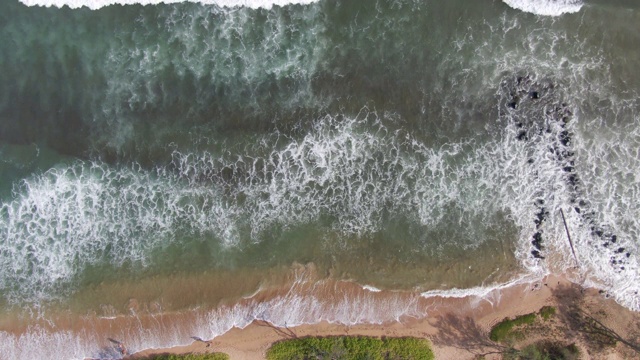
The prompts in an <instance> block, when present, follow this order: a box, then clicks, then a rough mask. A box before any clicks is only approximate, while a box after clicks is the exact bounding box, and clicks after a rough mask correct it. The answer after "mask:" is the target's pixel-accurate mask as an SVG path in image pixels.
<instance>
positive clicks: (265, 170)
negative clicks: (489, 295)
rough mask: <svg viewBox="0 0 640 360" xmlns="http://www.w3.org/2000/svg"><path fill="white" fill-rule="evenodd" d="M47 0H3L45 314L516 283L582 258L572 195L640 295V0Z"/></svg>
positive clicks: (628, 287)
mask: <svg viewBox="0 0 640 360" xmlns="http://www.w3.org/2000/svg"><path fill="white" fill-rule="evenodd" d="M24 4H28V5H37V4H40V5H52V4H54V5H56V6H58V7H56V6H53V7H40V6H25V5H24ZM24 4H23V3H20V2H18V1H5V2H3V3H2V4H0V24H2V26H1V27H0V39H1V40H2V41H0V47H2V50H1V51H0V67H1V68H2V69H3V71H2V72H0V79H1V81H0V157H1V162H0V170H1V171H0V196H1V198H0V235H1V238H2V239H3V240H1V242H0V268H1V271H0V297H1V300H2V303H3V304H4V305H3V306H4V308H6V309H7V311H9V310H11V311H15V312H17V313H18V314H22V315H16V316H17V318H24V319H27V320H24V321H26V323H25V324H28V323H29V321H30V320H28V319H29V318H31V315H28V314H30V313H33V314H36V315H34V316H36V317H37V316H40V317H44V318H47V317H49V318H52V319H53V318H56V317H57V316H59V314H61V313H65V312H70V313H71V314H75V315H74V316H84V315H87V314H89V315H90V316H105V317H110V316H124V315H126V316H131V314H132V311H133V312H136V313H137V312H140V311H141V312H143V313H158V312H159V313H164V312H172V311H178V312H182V311H187V310H188V309H195V308H199V309H201V310H202V311H209V310H210V311H222V310H215V309H219V307H220V306H223V304H226V305H228V306H232V305H230V304H234V303H236V302H238V301H240V300H239V299H240V298H243V297H251V296H253V298H254V299H262V300H255V301H256V304H258V303H259V304H262V305H255V304H254V305H252V306H258V307H260V306H266V305H264V304H269V303H270V301H276V300H269V299H277V296H276V297H274V298H270V297H269V296H268V294H267V293H264V291H266V290H265V289H268V288H271V287H273V288H278V289H280V288H287V287H291V286H294V285H293V284H297V283H298V282H299V280H296V279H297V278H296V277H295V276H294V277H293V278H291V277H290V276H289V275H288V274H290V272H291V271H293V270H291V269H292V267H293V269H297V266H298V265H294V264H313V266H312V265H309V266H312V267H313V268H314V269H315V270H314V274H315V275H314V276H313V277H311V278H310V279H311V280H309V279H307V278H305V279H307V280H305V281H303V283H307V282H310V283H314V282H316V281H337V280H349V281H352V282H354V283H357V284H361V285H368V286H373V287H375V288H378V289H388V290H405V291H409V292H408V293H407V295H406V296H408V297H411V296H413V295H410V294H414V295H415V294H418V293H420V292H422V291H429V290H447V289H454V288H458V289H469V288H473V287H475V286H480V285H482V286H493V285H494V284H497V283H503V282H506V281H508V280H510V279H513V278H515V277H518V276H522V275H526V274H543V273H546V272H549V271H563V270H564V269H566V268H569V267H573V266H574V264H575V261H576V259H575V258H574V257H573V254H572V252H571V250H570V248H569V246H568V242H567V239H566V230H565V226H564V223H563V222H562V217H561V215H560V210H562V211H563V212H564V214H565V216H566V219H567V227H568V229H569V231H570V233H571V236H572V239H573V241H574V245H575V252H576V258H577V260H578V262H579V263H580V264H581V267H580V271H581V272H582V275H584V276H586V277H587V282H588V283H590V284H594V285H596V286H598V287H600V288H604V289H606V290H608V291H609V292H610V293H611V294H612V295H613V296H614V297H615V298H616V300H617V301H619V302H620V303H621V304H623V305H625V306H627V307H629V308H632V309H636V310H637V309H639V308H640V305H639V304H640V297H639V296H638V294H637V291H638V290H639V289H638V285H637V283H639V282H638V281H637V280H638V257H637V252H638V240H637V239H638V232H639V231H640V223H638V219H640V216H639V215H640V208H639V207H638V204H640V201H639V200H640V199H639V198H638V196H639V194H640V180H639V179H640V173H638V171H639V170H638V169H640V164H639V163H638V162H639V161H640V160H638V159H640V154H639V151H640V150H639V149H640V146H639V145H640V132H639V130H638V129H639V128H640V127H638V123H639V122H640V116H639V113H638V110H639V108H638V103H637V101H638V100H637V99H638V92H639V91H640V79H639V75H638V73H637V71H635V69H636V68H637V64H638V63H639V61H640V50H638V49H637V46H636V44H638V43H640V41H639V40H640V39H639V38H640V30H639V29H638V27H637V25H636V24H637V23H638V20H640V10H639V8H638V6H637V5H636V4H635V2H632V1H617V2H602V1H586V2H580V1H570V0H566V1H551V0H549V1H546V2H533V1H525V0H517V1H516V0H509V1H504V2H501V1H490V0H483V1H463V0H456V1H447V2H436V1H412V0H396V1H386V0H376V1H358V2H353V1H351V2H346V1H317V2H304V3H295V4H293V3H292V4H286V5H284V3H282V4H281V3H259V2H251V3H250V4H249V3H247V4H245V5H246V6H234V5H235V4H232V3H230V2H224V1H221V2H219V1H211V2H208V3H197V2H182V3H173V4H155V5H147V6H141V5H126V6H121V5H109V4H110V2H108V1H107V2H99V1H94V2H85V3H83V4H86V5H90V6H91V8H92V9H93V10H92V9H89V8H86V7H84V8H79V6H78V5H80V4H81V3H80V2H73V1H68V2H66V3H65V2H64V1H62V0H61V1H59V2H46V1H44V0H43V1H41V2H28V1H24ZM62 4H67V5H69V6H71V8H70V7H59V6H61V5H62ZM274 4H276V5H275V6H274ZM281 5H282V6H281ZM294 272H295V271H294ZM234 279H237V281H234ZM200 285H202V287H203V288H204V289H206V290H197V289H198V287H199V286H200ZM185 294H189V295H188V296H185ZM274 296H275V295H274ZM381 296H382V295H381ZM385 296H386V295H385ZM291 299H292V298H288V300H287V301H294V300H291ZM295 299H296V300H295V301H298V300H297V299H298V298H295ZM307 300H308V299H307ZM307 300H305V301H307ZM260 301H261V302H260ZM305 304H306V303H305ZM367 304H369V305H368V306H370V307H371V311H372V313H371V314H368V315H367V316H368V317H366V321H374V318H373V317H371V316H373V315H372V314H375V313H376V310H374V309H378V308H377V306H379V305H380V304H377V303H376V302H375V301H373V300H371V301H370V302H368V303H367ZM305 306H306V305H305ZM309 306H311V305H309ZM318 306H319V307H318V309H324V310H326V311H334V310H335V309H336V308H330V309H333V310H328V309H329V308H326V307H322V306H320V305H318ZM341 306H347V305H341ZM349 306H351V305H349ZM380 306H382V305H380ZM385 306H386V305H385ZM132 309H133V310H132ZM305 309H306V308H305ZM378 310H380V309H378ZM243 311H244V310H243ZM398 311H400V310H398ZM252 314H253V315H255V313H252ZM253 315H251V316H253ZM25 316H26V317H25ZM225 316H227V315H225ZM229 316H231V315H229ZM247 316H249V315H247ZM380 316H382V315H380ZM231 317H232V318H234V317H233V316H231ZM326 317H328V318H331V319H334V320H335V321H338V320H337V319H338V316H337V315H336V313H333V314H325V315H318V319H322V318H326ZM11 319H14V318H13V317H11V316H9V315H7V316H6V319H5V320H4V321H3V322H2V324H3V325H2V326H3V329H0V330H3V331H6V332H5V333H4V335H3V336H6V337H7V339H8V340H7V343H8V344H14V345H15V346H17V347H18V350H16V351H15V352H12V353H11V354H15V356H13V357H14V358H24V357H25V356H27V355H25V354H32V353H30V352H26V350H25V352H21V350H19V349H21V348H22V346H23V345H19V344H24V343H22V342H20V341H23V340H24V339H26V337H23V338H22V339H23V340H19V339H18V338H12V336H18V335H16V334H19V333H20V331H18V330H17V329H24V326H22V325H19V324H18V323H20V324H22V322H20V321H14V320H11ZM234 319H235V318H234ZM269 319H270V320H271V321H273V322H274V323H276V322H279V321H281V320H282V319H279V318H277V317H276V316H275V315H274V316H271V317H269ZM305 319H306V318H305ZM364 319H365V318H363V320H362V321H365V320H364ZM381 319H382V318H381ZM385 319H386V318H385ZM245 320H246V319H244V320H243V321H245ZM307 320H308V319H307ZM307 320H305V321H307ZM33 321H36V320H33ZM234 321H235V320H234ZM309 321H310V320H309ZM349 321H351V320H349ZM381 321H382V320H381ZM12 324H13V325H12ZM34 324H35V323H34ZM25 326H26V325H25ZM34 326H35V325H34ZM203 326H204V325H203ZM61 328H65V327H63V326H61ZM33 331H35V330H33ZM82 331H84V332H85V335H87V334H88V335H87V336H85V337H84V339H85V340H86V339H95V338H96V335H95V334H93V335H91V334H92V333H91V331H90V330H86V329H85V330H82ZM176 331H177V330H176ZM143 332H144V331H143ZM27 333H29V332H28V331H27ZM171 333H172V334H174V335H171V336H169V335H166V337H162V336H159V337H154V338H153V341H151V340H149V341H150V342H145V341H146V340H144V338H143V337H142V338H140V340H139V341H138V346H140V347H144V346H151V345H150V344H151V343H153V346H169V345H172V344H177V343H180V342H181V341H183V340H178V339H177V338H176V337H175V336H177V335H175V334H177V333H176V332H171ZM29 334H31V335H29V336H35V335H34V334H35V332H31V333H29ZM69 334H73V332H70V333H69ZM215 334H217V333H216V332H215V331H214V332H212V334H211V335H215ZM41 335H42V334H41ZM24 336H26V335H24ZM38 336H40V335H38ZM47 336H49V335H47V333H44V335H42V339H45V340H42V342H41V343H42V344H51V341H53V340H51V339H53V338H55V336H54V335H50V336H51V338H47ZM56 336H57V335H56ZM60 336H62V337H61V338H65V339H66V337H65V336H67V335H64V336H63V335H60ZM68 336H72V335H68ZM141 336H142V335H141ZM12 339H13V340H12ZM46 339H49V340H46ZM85 340H83V341H85ZM56 341H57V340H56ZM92 341H93V340H86V342H83V343H82V345H81V346H80V345H78V347H77V348H76V350H74V351H75V352H72V353H64V354H67V355H65V356H69V357H82V356H86V355H90V354H86V353H82V352H86V351H89V350H87V349H90V347H91V346H92V345H91V344H92ZM39 343H40V342H39ZM54 343H56V344H57V342H55V341H54ZM145 344H146V345H145ZM43 346H44V345H43ZM56 346H57V345H56ZM96 346H97V345H96ZM25 349H26V348H25ZM34 349H35V350H33V349H32V350H29V351H36V352H37V351H38V350H37V349H38V348H37V347H36V348H34ZM81 353H82V354H81ZM21 354H22V355H21ZM105 356H106V355H105Z"/></svg>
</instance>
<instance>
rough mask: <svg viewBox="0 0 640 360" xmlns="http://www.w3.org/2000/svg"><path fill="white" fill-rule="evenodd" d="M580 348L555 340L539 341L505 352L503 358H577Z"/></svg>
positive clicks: (521, 359)
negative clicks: (520, 348)
mask: <svg viewBox="0 0 640 360" xmlns="http://www.w3.org/2000/svg"><path fill="white" fill-rule="evenodd" d="M579 358H580V350H579V349H578V347H577V346H576V345H575V344H570V345H563V344H561V343H557V342H551V341H541V342H537V343H535V344H531V345H529V346H527V347H525V348H524V349H522V350H515V349H514V351H513V352H511V353H507V354H505V356H504V357H503V359H504V360H577V359H579Z"/></svg>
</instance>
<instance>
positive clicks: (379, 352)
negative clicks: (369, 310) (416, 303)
mask: <svg viewBox="0 0 640 360" xmlns="http://www.w3.org/2000/svg"><path fill="white" fill-rule="evenodd" d="M433 358H434V355H433V352H432V351H431V347H430V346H429V342H428V341H427V340H424V339H417V338H407V337H405V338H382V339H379V338H374V337H367V336H329V337H304V338H297V339H289V340H283V341H279V342H276V343H274V344H273V345H272V346H271V348H269V350H267V360H306V359H344V360H356V359H357V360H364V359H371V360H433Z"/></svg>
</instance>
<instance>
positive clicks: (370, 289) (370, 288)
mask: <svg viewBox="0 0 640 360" xmlns="http://www.w3.org/2000/svg"><path fill="white" fill-rule="evenodd" d="M362 288H363V289H365V290H367V291H371V292H380V291H382V290H380V289H378V288H377V287H375V286H371V285H363V286H362Z"/></svg>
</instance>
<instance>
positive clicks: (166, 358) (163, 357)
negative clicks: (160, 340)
mask: <svg viewBox="0 0 640 360" xmlns="http://www.w3.org/2000/svg"><path fill="white" fill-rule="evenodd" d="M141 360H229V355H227V354H225V353H211V354H184V355H175V354H159V355H151V356H149V357H146V358H143V359H141Z"/></svg>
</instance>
